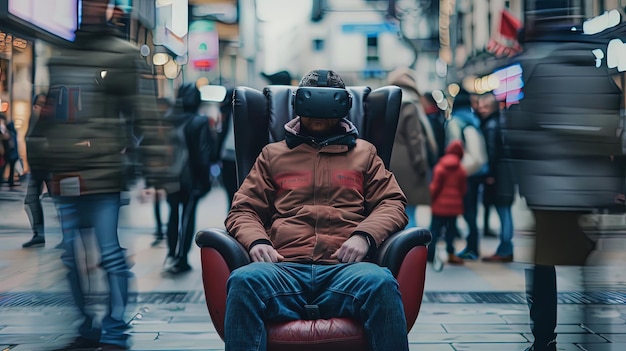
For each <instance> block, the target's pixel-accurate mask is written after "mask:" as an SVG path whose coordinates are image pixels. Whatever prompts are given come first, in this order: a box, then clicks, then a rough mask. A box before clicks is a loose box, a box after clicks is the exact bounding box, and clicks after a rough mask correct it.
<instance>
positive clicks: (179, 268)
mask: <svg viewBox="0 0 626 351" xmlns="http://www.w3.org/2000/svg"><path fill="white" fill-rule="evenodd" d="M190 270H191V266H190V265H189V263H187V262H178V263H176V264H175V265H174V266H172V267H171V268H170V269H168V270H167V272H168V273H170V274H181V273H185V272H189V271H190Z"/></svg>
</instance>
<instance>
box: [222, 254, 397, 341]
mask: <svg viewBox="0 0 626 351" xmlns="http://www.w3.org/2000/svg"><path fill="white" fill-rule="evenodd" d="M304 305H317V306H319V312H320V318H321V319H329V318H334V317H349V318H354V319H357V320H360V321H361V322H362V323H363V326H364V329H365V333H366V335H367V337H368V340H369V342H370V345H371V348H372V350H374V351H386V350H394V351H406V350H408V339H407V329H406V318H405V316H404V308H403V305H402V300H401V298H400V292H399V290H398V282H397V281H396V279H395V278H394V277H393V275H392V274H391V272H390V271H389V270H388V269H386V268H383V267H380V266H378V265H376V264H373V263H365V262H361V263H348V264H336V265H311V264H300V263H265V262H256V263H251V264H248V265H246V266H243V267H240V268H238V269H236V270H234V271H233V272H232V273H231V275H230V278H229V280H228V285H227V299H226V316H225V321H224V339H225V341H226V351H252V350H255V351H265V350H266V349H267V345H266V344H267V335H266V330H265V325H264V322H265V321H289V320H300V319H307V315H306V311H305V308H304Z"/></svg>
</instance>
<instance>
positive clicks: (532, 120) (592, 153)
mask: <svg viewBox="0 0 626 351" xmlns="http://www.w3.org/2000/svg"><path fill="white" fill-rule="evenodd" d="M528 5H529V7H528V8H529V10H528V11H527V13H526V14H525V15H526V16H525V17H526V19H527V21H526V27H525V28H524V30H523V32H522V33H521V34H522V35H521V36H520V37H521V39H522V45H523V46H524V52H523V53H522V54H520V55H518V56H517V57H516V61H517V62H519V63H520V67H521V69H522V71H523V74H522V76H523V77H524V84H523V87H524V89H523V98H522V99H521V100H520V101H519V104H515V105H513V106H511V107H510V108H509V109H507V110H505V113H504V117H505V118H503V120H504V121H505V122H504V123H505V124H504V132H505V134H504V135H505V137H506V139H505V143H506V144H507V145H508V146H510V147H511V154H512V156H513V158H514V161H515V166H516V167H515V171H516V174H518V175H519V191H520V195H521V196H523V197H524V199H525V200H526V203H527V204H528V207H529V208H530V209H531V210H532V212H533V215H534V218H535V242H534V253H533V263H534V267H533V269H532V271H530V272H529V274H528V276H527V284H528V286H527V293H528V302H529V305H530V306H529V307H530V319H531V322H532V334H533V337H534V340H533V345H532V346H531V347H530V348H528V349H527V351H556V350H557V334H556V328H557V310H558V300H557V275H556V269H555V266H557V265H565V266H579V267H582V268H581V271H582V277H581V278H582V279H581V282H582V286H583V289H584V290H585V292H587V289H589V288H591V287H597V286H603V285H602V281H601V280H600V278H601V277H602V273H601V271H600V270H599V269H593V271H592V273H590V272H589V268H587V267H584V266H587V265H588V264H589V263H590V262H589V260H588V259H589V258H590V256H591V255H592V253H593V252H594V250H595V247H596V242H595V241H594V239H595V238H597V237H599V236H600V235H602V233H601V232H595V233H593V235H591V234H590V233H586V232H585V231H584V230H583V228H582V227H581V223H580V222H581V219H582V216H583V215H589V214H592V213H603V212H605V211H606V212H612V211H619V212H623V211H624V203H623V201H624V178H625V169H626V167H625V166H626V163H625V162H624V161H625V160H624V154H623V151H622V150H623V149H622V147H623V144H622V140H621V139H620V138H621V135H623V133H622V132H621V129H622V127H621V126H619V124H620V123H619V121H620V119H621V117H620V116H621V115H622V113H621V112H620V111H622V110H623V101H624V100H623V99H624V96H623V89H622V91H621V90H620V85H621V84H623V82H624V80H623V72H618V71H617V69H615V68H611V69H610V68H608V67H607V66H606V65H604V63H602V65H596V62H594V60H593V59H591V60H589V61H586V60H581V59H580V58H581V57H585V55H586V54H587V53H588V52H590V51H591V50H594V49H595V48H597V47H598V44H597V43H599V42H602V43H608V42H609V41H610V40H612V39H614V38H624V37H626V23H624V22H622V23H620V24H618V25H616V26H614V27H612V28H610V29H608V30H606V31H602V32H599V33H596V34H589V33H583V31H582V29H581V20H580V18H579V17H577V16H575V15H573V13H575V12H573V11H572V9H571V8H570V7H569V6H568V5H567V4H565V2H564V1H558V2H557V1H538V0H537V1H531V2H529V4H528ZM574 29H578V30H574ZM539 70H541V71H542V72H546V73H547V74H537V73H538V71H539ZM548 72H549V73H548ZM616 83H617V84H616ZM594 268H596V267H594ZM593 308H594V307H593V306H592V305H590V304H587V303H583V304H582V310H583V311H582V314H583V316H581V320H580V321H579V322H575V324H580V325H588V323H589V322H590V319H589V317H591V313H592V309H593ZM594 317H595V316H594ZM571 318H572V317H569V318H568V323H573V322H574V320H572V319H571ZM595 318H597V317H595ZM595 318H594V319H595ZM587 335H588V336H589V337H595V336H596V334H595V333H589V334H587ZM594 340H595V339H594ZM580 342H581V343H582V344H583V345H584V344H585V343H586V342H593V341H591V340H585V335H583V339H582V340H580Z"/></svg>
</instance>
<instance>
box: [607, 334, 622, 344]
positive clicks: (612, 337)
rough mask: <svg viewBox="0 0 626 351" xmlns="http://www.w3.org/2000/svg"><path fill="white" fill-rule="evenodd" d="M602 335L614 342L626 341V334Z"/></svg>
mask: <svg viewBox="0 0 626 351" xmlns="http://www.w3.org/2000/svg"><path fill="white" fill-rule="evenodd" d="M601 335H602V337H604V338H607V339H609V340H610V341H611V342H614V343H626V334H601Z"/></svg>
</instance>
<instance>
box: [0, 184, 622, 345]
mask: <svg viewBox="0 0 626 351" xmlns="http://www.w3.org/2000/svg"><path fill="white" fill-rule="evenodd" d="M22 198H23V194H22V193H20V192H14V193H10V194H8V195H7V194H6V192H5V193H4V194H3V195H2V196H0V282H1V284H0V286H1V287H0V350H12V351H25V350H27V351H36V350H51V349H54V348H55V347H59V346H62V345H64V344H65V343H67V342H69V341H70V340H71V339H72V338H73V337H74V336H75V327H76V321H77V317H78V315H77V314H76V311H75V310H74V308H73V307H72V303H71V299H70V296H69V294H68V290H67V287H66V284H65V280H64V268H63V266H62V265H61V262H60V260H59V256H60V250H58V249H55V248H54V247H55V246H56V244H57V243H59V242H60V240H61V236H60V232H59V229H58V223H57V222H56V219H55V214H54V208H53V206H52V204H51V203H50V201H49V199H45V200H44V210H45V212H46V220H47V223H46V226H47V243H46V247H45V248H39V249H30V250H24V249H22V248H21V244H22V243H23V242H25V241H26V240H28V239H29V237H30V234H29V230H28V221H27V218H26V215H25V213H24V211H23V207H22V204H21V201H22ZM224 204H225V195H224V192H223V191H222V190H221V189H220V188H215V189H214V190H213V191H212V192H211V194H210V195H209V196H208V197H206V198H205V199H203V200H202V202H201V204H200V206H199V212H198V224H197V227H198V228H204V227H212V226H217V227H221V226H222V221H223V217H224V214H225V212H226V209H225V205H224ZM165 207H166V205H165V204H163V208H162V212H163V215H164V219H165V218H166V217H165V215H166V212H167V211H166V208H165ZM516 211H517V212H515V213H516V217H515V218H516V220H517V221H518V224H517V225H516V228H518V231H517V232H516V237H515V257H516V260H515V262H514V263H511V264H485V263H480V262H468V263H467V264H466V265H465V266H462V267H452V266H446V267H445V268H444V270H443V271H442V272H439V273H436V272H434V271H432V270H431V269H430V268H429V270H428V273H427V280H426V292H425V296H424V303H423V304H422V309H421V311H420V315H419V316H418V319H417V322H416V324H415V326H414V327H413V328H412V330H411V331H410V333H409V342H410V348H411V350H420V351H421V350H424V351H444V350H445V351H461V350H462V351H509V350H511V351H518V350H520V351H521V350H523V349H524V348H525V347H528V346H529V345H530V340H532V335H531V334H530V326H529V318H528V308H527V306H526V298H525V294H524V291H525V271H526V270H527V269H528V268H530V265H529V264H528V263H527V262H529V259H528V258H529V252H530V251H529V247H530V245H531V243H532V233H529V232H528V231H527V228H528V227H532V223H529V222H527V221H528V217H527V213H525V212H524V210H523V209H520V208H517V209H516ZM525 216H526V217H525ZM492 217H495V221H496V222H495V224H496V225H494V227H493V229H497V216H495V213H494V215H493V216H492ZM418 218H419V221H420V224H422V223H421V222H423V221H422V219H424V218H428V209H427V208H424V209H420V211H419V212H418ZM492 220H493V219H492ZM524 221H526V222H524ZM520 222H521V223H520ZM120 228H121V229H120V237H121V241H122V243H123V245H124V246H125V247H126V248H127V252H128V256H129V259H130V260H131V261H132V262H133V267H132V272H133V273H134V278H133V281H132V291H133V294H132V295H131V299H130V300H131V302H130V304H129V307H128V311H127V313H128V316H127V318H128V321H129V323H130V324H131V325H132V329H131V333H132V342H133V346H132V350H135V351H138V350H172V351H173V350H223V349H224V343H223V342H222V341H221V340H220V338H219V336H218V335H217V333H216V332H215V329H214V328H213V325H212V323H211V320H210V318H209V314H208V312H207V309H206V306H205V304H204V296H203V291H202V279H201V276H200V259H199V254H198V253H199V250H198V249H197V248H193V249H192V251H191V253H190V258H191V265H192V266H193V270H192V271H191V272H189V273H187V274H184V275H181V276H177V277H171V276H166V275H162V273H161V267H162V264H163V260H164V258H165V250H166V248H165V244H162V245H161V246H158V247H151V246H150V243H151V241H152V233H153V231H154V219H153V215H152V205H151V204H150V203H141V202H140V201H137V198H136V197H131V204H130V205H129V206H126V207H124V209H123V210H122V214H121V224H120ZM624 238H625V236H624V235H622V234H621V233H619V232H615V233H611V234H610V235H606V236H603V237H602V238H601V240H600V242H599V248H600V250H601V251H600V252H599V254H598V256H597V257H596V259H595V262H596V263H597V264H598V266H596V267H592V268H589V272H590V273H588V274H586V277H587V280H590V279H589V278H590V277H592V278H593V279H591V280H593V281H591V282H589V281H588V284H587V285H588V287H590V289H591V290H590V291H587V292H583V289H582V283H581V277H582V274H581V269H580V268H577V267H559V268H558V269H557V274H558V286H559V291H560V294H559V302H560V304H559V317H558V320H559V325H558V328H557V332H559V336H558V343H559V344H558V345H559V346H558V349H559V350H562V351H563V350H564V351H574V350H575V351H583V350H587V351H618V350H619V351H623V350H626V272H625V271H626V270H624V269H623V267H624V263H625V262H626V257H625V255H626V254H625V252H626V250H625V249H626V248H625V247H624V242H625V240H624ZM84 245H86V246H87V247H89V246H90V245H93V242H92V241H91V239H90V238H89V237H88V238H87V240H85V243H84ZM481 245H482V251H483V253H484V254H490V253H491V252H492V251H493V250H494V249H495V247H496V246H497V240H496V239H493V238H484V239H483V240H482V243H481ZM457 247H458V248H461V247H462V242H459V243H457ZM564 249H565V248H564ZM83 261H84V270H85V272H86V273H88V274H89V277H90V279H89V286H88V287H87V288H88V289H89V291H90V292H91V295H90V296H91V298H90V307H91V308H93V309H95V310H96V311H102V309H103V305H102V301H103V294H102V293H103V292H104V291H106V286H105V283H104V279H103V273H102V271H101V270H100V269H99V268H98V266H97V264H98V258H97V257H91V256H88V257H84V258H83ZM584 308H587V309H588V311H589V310H591V311H592V318H591V320H588V324H586V325H582V324H581V320H582V313H583V309H584Z"/></svg>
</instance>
